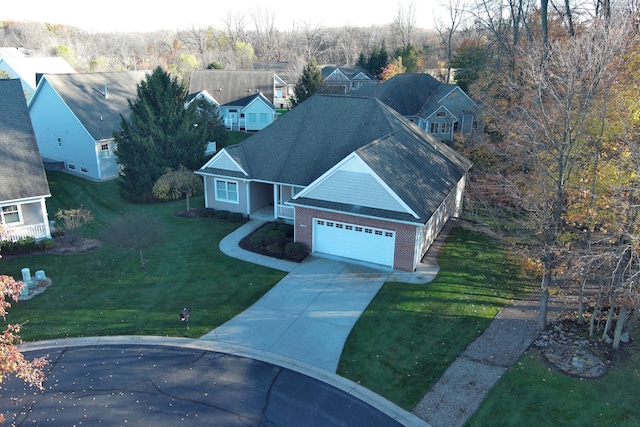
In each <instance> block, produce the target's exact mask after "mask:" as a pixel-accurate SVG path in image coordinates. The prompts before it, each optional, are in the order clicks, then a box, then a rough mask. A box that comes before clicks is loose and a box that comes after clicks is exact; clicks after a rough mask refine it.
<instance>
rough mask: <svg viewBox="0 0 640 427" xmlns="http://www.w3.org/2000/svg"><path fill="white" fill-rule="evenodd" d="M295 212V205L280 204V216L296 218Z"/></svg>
mask: <svg viewBox="0 0 640 427" xmlns="http://www.w3.org/2000/svg"><path fill="white" fill-rule="evenodd" d="M295 212H296V210H295V208H294V207H293V206H287V205H278V218H286V219H295V216H296V213H295Z"/></svg>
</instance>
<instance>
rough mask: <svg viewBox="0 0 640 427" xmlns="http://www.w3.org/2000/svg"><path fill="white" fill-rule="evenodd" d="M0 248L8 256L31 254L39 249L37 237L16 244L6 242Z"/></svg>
mask: <svg viewBox="0 0 640 427" xmlns="http://www.w3.org/2000/svg"><path fill="white" fill-rule="evenodd" d="M0 247H1V248H2V253H4V254H6V255H24V254H29V253H31V252H34V251H35V250H36V249H37V248H38V246H37V245H36V239H35V237H25V238H24V239H20V240H17V241H15V242H11V241H4V242H2V244H1V246H0Z"/></svg>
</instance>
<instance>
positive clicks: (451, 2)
mask: <svg viewBox="0 0 640 427" xmlns="http://www.w3.org/2000/svg"><path fill="white" fill-rule="evenodd" d="M463 1H464V0H448V3H441V4H440V6H441V7H442V8H443V9H444V10H445V11H446V15H447V18H446V20H444V19H436V21H435V29H436V31H437V32H438V34H439V35H440V40H441V41H442V45H443V47H444V50H445V55H446V61H447V63H446V68H447V74H446V83H449V82H451V58H452V57H453V52H455V46H454V44H453V41H454V36H455V34H456V31H458V27H460V24H462V22H463V21H464V19H465V10H464V6H465V4H464V2H463Z"/></svg>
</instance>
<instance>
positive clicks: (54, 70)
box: [0, 54, 76, 99]
mask: <svg viewBox="0 0 640 427" xmlns="http://www.w3.org/2000/svg"><path fill="white" fill-rule="evenodd" d="M0 70H3V71H5V72H6V73H7V74H9V76H10V77H11V78H14V79H20V82H21V83H22V88H23V90H24V94H23V96H25V95H26V98H27V99H29V98H30V97H31V95H33V92H34V91H35V90H36V87H37V85H38V81H39V79H40V76H42V75H43V74H68V73H75V72H76V70H74V69H73V67H72V66H71V65H69V63H68V62H67V61H65V60H64V58H61V57H57V56H54V57H36V56H22V57H21V56H20V55H19V54H17V55H14V56H9V55H8V54H5V55H3V56H2V57H1V58H0Z"/></svg>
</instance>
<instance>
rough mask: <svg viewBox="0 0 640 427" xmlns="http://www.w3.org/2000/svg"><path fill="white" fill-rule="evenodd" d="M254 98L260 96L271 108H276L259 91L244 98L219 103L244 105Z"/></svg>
mask: <svg viewBox="0 0 640 427" xmlns="http://www.w3.org/2000/svg"><path fill="white" fill-rule="evenodd" d="M256 98H262V99H263V100H264V101H265V102H266V103H267V105H268V106H269V107H271V109H273V110H275V109H276V107H274V106H273V104H272V103H271V102H270V101H269V100H268V99H267V98H265V97H264V96H263V95H262V94H261V93H255V94H253V95H249V96H245V97H244V98H240V99H236V100H235V101H231V102H227V103H226V104H224V105H221V107H246V106H247V105H249V104H251V103H252V102H253V100H254V99H256Z"/></svg>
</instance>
